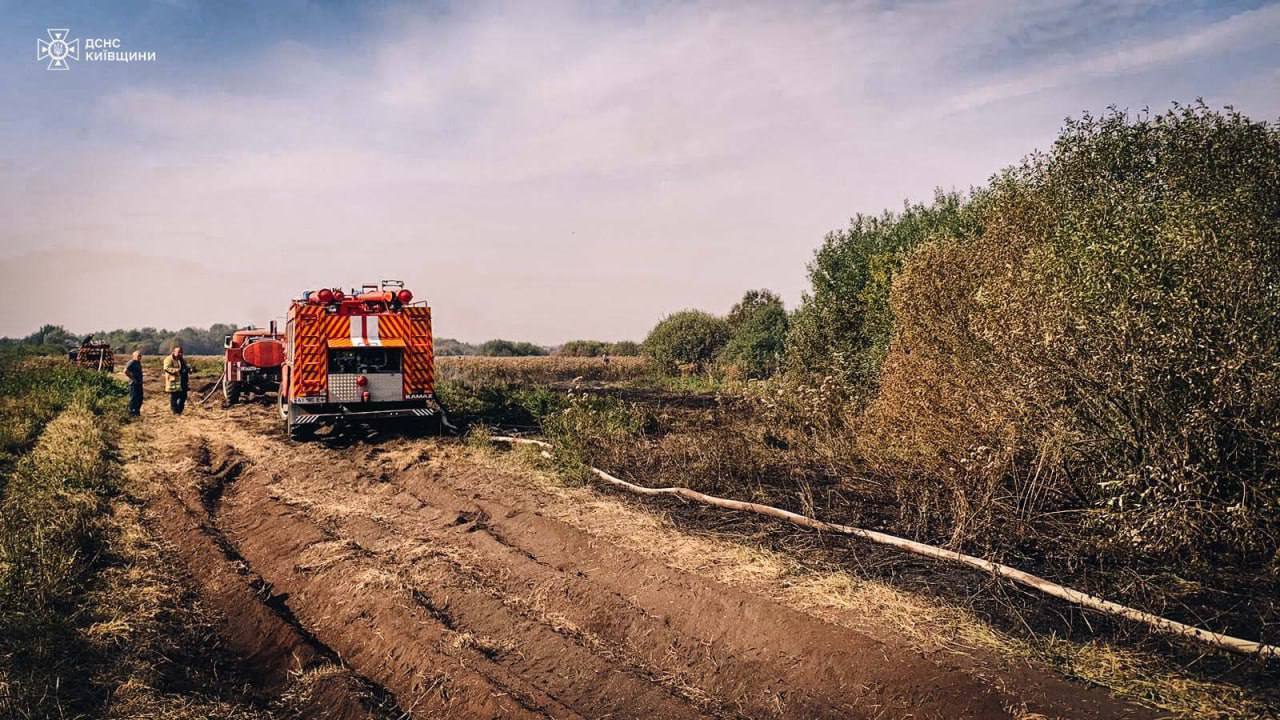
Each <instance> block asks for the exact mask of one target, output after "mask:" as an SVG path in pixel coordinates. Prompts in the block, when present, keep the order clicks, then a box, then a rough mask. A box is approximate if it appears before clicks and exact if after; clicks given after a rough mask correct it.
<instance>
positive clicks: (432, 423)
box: [408, 413, 444, 437]
mask: <svg viewBox="0 0 1280 720" xmlns="http://www.w3.org/2000/svg"><path fill="white" fill-rule="evenodd" d="M408 423H409V427H408V431H409V434H410V435H412V436H414V437H434V436H436V435H443V434H444V426H443V425H442V424H441V423H440V414H439V413H434V414H432V415H429V416H427V417H415V418H412V419H410V420H409V421H408Z"/></svg>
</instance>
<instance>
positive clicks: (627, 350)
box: [608, 340, 644, 357]
mask: <svg viewBox="0 0 1280 720" xmlns="http://www.w3.org/2000/svg"><path fill="white" fill-rule="evenodd" d="M608 352H609V354H610V355H617V356H618V357H634V356H636V355H643V354H644V349H643V348H642V347H640V343H638V342H635V341H634V340H619V341H618V342H615V343H609V348H608Z"/></svg>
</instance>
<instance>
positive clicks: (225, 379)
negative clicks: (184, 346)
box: [222, 320, 284, 405]
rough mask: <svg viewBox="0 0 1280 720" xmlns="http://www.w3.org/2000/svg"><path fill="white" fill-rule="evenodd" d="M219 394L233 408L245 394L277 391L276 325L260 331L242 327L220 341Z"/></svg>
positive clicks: (279, 352) (280, 349)
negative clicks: (220, 376) (220, 378)
mask: <svg viewBox="0 0 1280 720" xmlns="http://www.w3.org/2000/svg"><path fill="white" fill-rule="evenodd" d="M222 347H223V358H222V395H223V397H225V398H226V399H227V403H229V404H232V405H234V404H235V403H237V402H239V400H240V397H241V396H242V395H243V394H245V393H250V394H252V395H258V396H261V395H266V394H267V393H273V392H276V391H278V390H279V389H280V365H281V363H283V362H284V343H283V342H281V338H280V334H279V333H278V332H276V323H275V321H274V320H272V321H271V326H270V327H269V328H267V329H265V330H264V329H263V328H254V327H249V328H243V329H241V330H236V331H235V333H233V334H231V335H228V336H227V338H226V340H225V341H224V342H223V345H222Z"/></svg>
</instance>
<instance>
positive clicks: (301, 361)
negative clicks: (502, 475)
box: [280, 280, 443, 438]
mask: <svg viewBox="0 0 1280 720" xmlns="http://www.w3.org/2000/svg"><path fill="white" fill-rule="evenodd" d="M284 344H285V359H284V369H283V372H284V376H283V378H282V381H281V393H280V414H281V417H282V419H283V420H284V422H285V427H286V429H287V430H288V433H289V435H290V436H291V437H294V438H299V437H302V436H305V435H307V434H309V433H310V432H311V431H313V430H315V429H317V428H319V427H322V426H337V425H342V424H347V423H355V422H368V421H375V420H376V421H383V420H393V419H402V420H404V421H407V422H410V423H412V424H413V425H414V426H415V427H417V428H418V429H421V430H438V429H439V428H440V423H441V420H442V419H443V415H442V412H441V409H440V406H439V404H438V403H437V402H436V400H435V367H434V365H435V362H434V355H433V349H432V338H431V308H430V307H428V306H427V304H426V303H425V302H422V301H416V302H415V301H414V299H413V293H412V292H410V291H409V290H407V289H405V288H404V285H403V284H402V283H400V282H398V281H391V280H384V281H383V282H382V283H381V284H379V285H365V286H364V287H363V288H362V289H361V290H352V291H351V292H350V293H347V292H344V291H343V290H341V289H339V288H323V289H320V290H315V291H308V292H304V293H302V296H301V297H300V298H298V299H295V300H294V301H293V303H292V304H291V306H290V308H289V315H288V322H287V324H286V325H285V343H284Z"/></svg>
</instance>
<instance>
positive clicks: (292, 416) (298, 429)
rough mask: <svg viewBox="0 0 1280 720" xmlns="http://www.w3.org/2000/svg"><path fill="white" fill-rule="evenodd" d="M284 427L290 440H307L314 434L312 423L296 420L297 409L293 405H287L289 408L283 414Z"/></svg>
mask: <svg viewBox="0 0 1280 720" xmlns="http://www.w3.org/2000/svg"><path fill="white" fill-rule="evenodd" d="M284 427H285V432H286V433H287V434H288V435H289V439H290V440H309V439H311V437H312V436H313V435H314V434H315V426H314V425H311V424H309V423H307V424H302V423H299V422H298V411H297V410H296V409H295V408H294V406H293V405H290V406H289V410H288V412H287V413H286V414H285V418H284Z"/></svg>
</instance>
